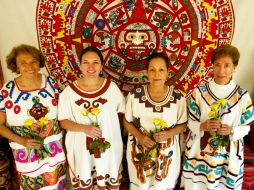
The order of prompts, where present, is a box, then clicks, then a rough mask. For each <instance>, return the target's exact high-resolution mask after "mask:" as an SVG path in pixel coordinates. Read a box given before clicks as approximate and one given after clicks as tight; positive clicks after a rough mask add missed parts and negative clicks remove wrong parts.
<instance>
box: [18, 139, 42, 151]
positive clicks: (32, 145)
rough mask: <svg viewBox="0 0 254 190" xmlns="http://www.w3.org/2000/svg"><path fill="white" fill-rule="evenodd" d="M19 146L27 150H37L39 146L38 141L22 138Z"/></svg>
mask: <svg viewBox="0 0 254 190" xmlns="http://www.w3.org/2000/svg"><path fill="white" fill-rule="evenodd" d="M20 144H21V145H23V146H25V147H26V148H28V149H37V148H40V146H41V144H40V141H38V140H35V139H31V138H26V137H22V140H21V142H20Z"/></svg>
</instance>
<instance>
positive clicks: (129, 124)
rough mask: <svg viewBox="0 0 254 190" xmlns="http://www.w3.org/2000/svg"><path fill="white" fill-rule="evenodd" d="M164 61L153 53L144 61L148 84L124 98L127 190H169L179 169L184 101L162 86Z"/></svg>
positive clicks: (185, 117) (178, 95)
mask: <svg viewBox="0 0 254 190" xmlns="http://www.w3.org/2000/svg"><path fill="white" fill-rule="evenodd" d="M168 62H169V61H168V58H167V57H166V56H165V55H164V54H162V53H154V54H152V55H151V56H150V57H149V58H148V60H147V76H148V80H149V84H148V85H144V86H141V87H137V88H135V89H133V90H132V91H131V92H130V93H129V95H128V97H127V104H126V113H125V119H124V126H125V127H126V129H127V130H128V132H129V136H128V145H127V162H128V171H129V177H130V189H131V190H158V189H159V190H171V189H174V188H175V187H176V184H177V182H178V178H179V174H180V167H181V148H180V144H181V143H180V133H181V132H182V131H183V130H184V129H185V128H186V121H187V109H186V101H185V98H184V96H183V95H182V94H181V92H180V91H178V90H176V89H174V87H173V86H167V85H166V84H165V82H166V80H167V76H168V74H169V69H168V68H169V65H168Z"/></svg>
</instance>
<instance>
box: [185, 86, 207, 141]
mask: <svg viewBox="0 0 254 190" xmlns="http://www.w3.org/2000/svg"><path fill="white" fill-rule="evenodd" d="M197 96H198V90H197V89H195V90H194V91H193V93H192V94H191V95H190V97H189V98H188V111H189V113H188V116H189V117H188V124H187V125H188V128H189V129H190V130H191V131H192V132H193V133H194V134H195V135H197V136H199V137H202V136H203V135H204V131H200V124H201V123H200V116H201V113H200V107H199V105H200V102H199V100H198V97H197Z"/></svg>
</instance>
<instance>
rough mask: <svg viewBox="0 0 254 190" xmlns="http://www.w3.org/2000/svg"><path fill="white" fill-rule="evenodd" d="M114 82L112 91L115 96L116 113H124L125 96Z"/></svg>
mask: <svg viewBox="0 0 254 190" xmlns="http://www.w3.org/2000/svg"><path fill="white" fill-rule="evenodd" d="M113 84H114V93H115V95H116V98H117V103H118V104H117V112H118V113H125V98H124V96H123V94H122V92H121V91H120V89H119V88H118V86H117V85H116V84H115V83H113Z"/></svg>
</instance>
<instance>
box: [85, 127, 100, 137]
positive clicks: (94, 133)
mask: <svg viewBox="0 0 254 190" xmlns="http://www.w3.org/2000/svg"><path fill="white" fill-rule="evenodd" d="M82 129H83V130H82V131H83V132H85V133H86V134H87V135H88V136H90V137H92V138H100V137H101V133H102V131H101V129H100V128H99V127H96V126H94V125H85V126H84V127H82Z"/></svg>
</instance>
